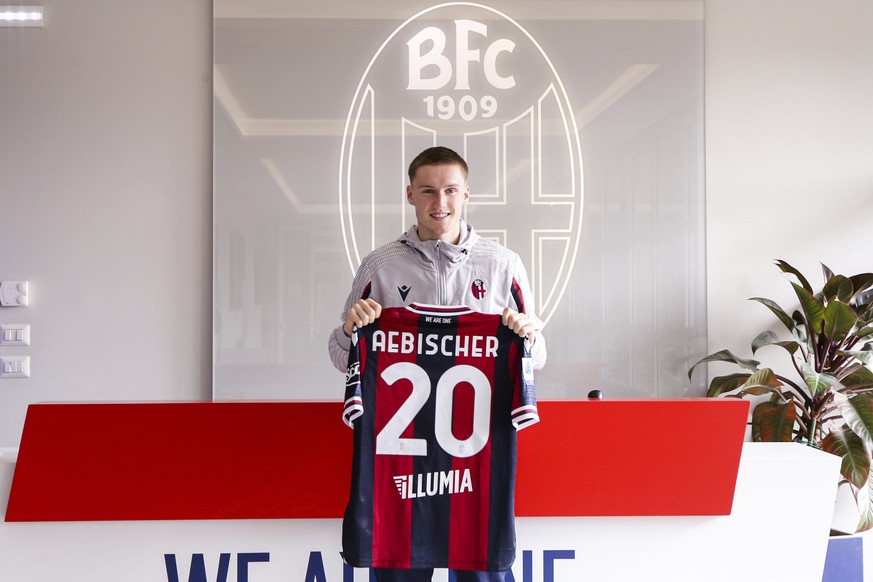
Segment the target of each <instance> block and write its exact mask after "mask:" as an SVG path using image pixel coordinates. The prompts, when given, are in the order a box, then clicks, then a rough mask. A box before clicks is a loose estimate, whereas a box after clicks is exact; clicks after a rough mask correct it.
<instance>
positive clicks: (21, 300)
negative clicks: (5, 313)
mask: <svg viewBox="0 0 873 582" xmlns="http://www.w3.org/2000/svg"><path fill="white" fill-rule="evenodd" d="M0 305H2V306H3V307H25V306H27V281H3V282H2V283H0Z"/></svg>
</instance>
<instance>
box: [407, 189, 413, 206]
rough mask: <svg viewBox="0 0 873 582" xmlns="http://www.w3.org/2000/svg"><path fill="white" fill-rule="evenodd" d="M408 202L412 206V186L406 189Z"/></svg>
mask: <svg viewBox="0 0 873 582" xmlns="http://www.w3.org/2000/svg"><path fill="white" fill-rule="evenodd" d="M406 201H407V202H409V204H412V186H407V187H406Z"/></svg>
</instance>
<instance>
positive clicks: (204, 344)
mask: <svg viewBox="0 0 873 582" xmlns="http://www.w3.org/2000/svg"><path fill="white" fill-rule="evenodd" d="M42 3H43V4H44V6H45V12H46V23H47V24H46V28H45V29H43V30H9V29H2V30H0V47H2V55H3V58H2V59H0V128H2V129H0V279H6V280H9V279H27V280H29V281H30V282H31V300H32V305H31V306H30V307H27V308H15V309H11V308H3V309H0V322H4V323H6V322H9V323H16V322H22V323H30V324H31V326H32V333H33V345H32V346H30V347H28V348H16V349H13V348H0V354H12V353H24V354H28V355H30V356H31V358H32V367H33V377H32V378H30V379H27V380H0V446H17V444H18V440H19V436H20V432H21V426H22V423H23V419H24V411H25V407H26V405H27V403H29V402H33V401H42V400H95V399H97V400H118V399H142V400H161V399H184V400H187V399H201V398H208V397H209V390H210V384H211V372H210V369H211V355H210V354H211V223H212V214H211V104H212V98H211V25H212V21H211V2H210V1H209V0H196V1H191V0H188V1H186V2H174V1H172V0H156V1H154V2H148V3H143V2H134V1H132V0H124V1H120V2H101V1H99V0H76V2H72V1H71V0H67V1H64V0H43V2H42ZM871 25H873V4H871V3H870V2H869V1H868V0H833V1H827V2H826V1H824V0H707V2H706V51H707V52H706V91H707V94H706V108H707V111H706V123H707V127H706V132H707V138H706V147H707V152H706V154H707V156H706V162H707V204H708V209H707V217H708V218H707V228H708V284H709V293H708V312H709V342H710V349H711V350H715V349H719V348H722V347H731V348H732V349H735V350H737V351H739V352H743V353H748V343H749V341H750V340H751V339H752V337H753V336H754V335H755V334H757V332H758V331H761V330H762V329H765V328H766V327H768V325H769V318H768V317H767V313H766V312H765V310H764V308H763V307H760V306H757V305H756V304H753V303H750V302H748V301H747V298H748V297H752V296H756V295H762V296H765V297H771V298H773V299H776V300H780V301H789V300H790V299H791V292H790V289H788V288H787V285H786V284H785V283H784V282H783V280H782V277H781V275H780V274H779V273H778V271H777V270H776V268H775V267H773V266H772V265H771V260H772V259H775V258H783V259H786V260H788V261H789V262H792V263H793V264H795V266H797V267H799V268H801V269H802V270H804V271H807V272H810V273H812V274H813V275H814V274H815V273H816V270H817V269H818V267H817V261H823V262H825V263H827V264H829V265H830V266H831V267H832V268H833V269H835V270H837V271H845V272H849V273H853V272H857V271H862V270H873V261H871V256H873V253H871V250H870V249H871V248H873V247H871V244H870V243H871V242H873V106H871V104H873V75H871V71H873V65H871V63H873V35H871V34H870V30H871V28H873V26H871Z"/></svg>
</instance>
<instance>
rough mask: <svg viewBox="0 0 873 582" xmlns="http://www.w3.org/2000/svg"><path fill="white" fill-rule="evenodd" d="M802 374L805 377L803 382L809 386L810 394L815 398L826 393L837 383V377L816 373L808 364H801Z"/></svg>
mask: <svg viewBox="0 0 873 582" xmlns="http://www.w3.org/2000/svg"><path fill="white" fill-rule="evenodd" d="M800 372H801V374H802V375H803V381H804V382H806V385H807V386H809V392H810V394H812V396H813V398H814V397H816V396H818V395H819V394H821V393H823V392H825V391H826V390H827V389H828V388H830V387H832V386H834V385H835V384H836V383H837V377H836V376H834V375H833V374H825V373H823V372H816V371H815V368H813V367H812V366H810V365H809V364H807V363H802V364H800Z"/></svg>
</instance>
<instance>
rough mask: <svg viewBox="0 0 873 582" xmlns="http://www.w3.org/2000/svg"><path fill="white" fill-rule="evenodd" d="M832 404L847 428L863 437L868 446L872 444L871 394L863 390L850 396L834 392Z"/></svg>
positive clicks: (872, 409) (872, 405) (872, 417)
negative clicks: (835, 406) (841, 416)
mask: <svg viewBox="0 0 873 582" xmlns="http://www.w3.org/2000/svg"><path fill="white" fill-rule="evenodd" d="M834 404H836V405H837V408H838V409H839V411H840V414H842V415H843V419H845V421H846V423H847V424H848V425H849V428H851V429H852V431H853V432H854V433H855V434H857V435H858V436H859V437H861V438H862V439H864V442H865V443H866V444H867V446H868V448H869V447H871V446H873V394H871V393H869V392H864V393H862V394H857V395H855V396H851V397H850V396H847V395H845V394H843V393H842V392H834Z"/></svg>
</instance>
